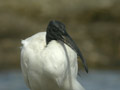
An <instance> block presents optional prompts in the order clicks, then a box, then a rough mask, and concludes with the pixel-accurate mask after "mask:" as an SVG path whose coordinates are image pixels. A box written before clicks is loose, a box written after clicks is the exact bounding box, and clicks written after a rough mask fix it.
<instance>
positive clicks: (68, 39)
mask: <svg viewBox="0 0 120 90" xmlns="http://www.w3.org/2000/svg"><path fill="white" fill-rule="evenodd" d="M62 41H63V42H64V43H66V44H67V45H68V46H70V47H71V48H72V49H73V50H74V51H75V52H76V53H77V55H78V56H79V57H80V58H81V60H82V63H83V66H84V68H85V71H86V72H87V73H88V67H87V64H86V60H85V59H84V58H83V56H82V53H81V52H80V50H79V48H78V47H77V45H76V44H75V42H74V41H73V40H72V38H71V37H70V36H69V35H68V34H66V35H65V36H64V37H63V40H62Z"/></svg>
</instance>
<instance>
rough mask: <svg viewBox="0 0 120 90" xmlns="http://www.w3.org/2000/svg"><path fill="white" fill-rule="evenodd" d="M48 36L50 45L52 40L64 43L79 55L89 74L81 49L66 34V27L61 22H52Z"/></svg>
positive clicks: (48, 28)
mask: <svg viewBox="0 0 120 90" xmlns="http://www.w3.org/2000/svg"><path fill="white" fill-rule="evenodd" d="M46 32H47V34H46V43H47V44H48V43H49V42H50V41H51V40H57V41H62V42H64V43H66V44H67V45H68V46H70V47H71V48H72V49H73V50H74V51H75V52H76V53H77V55H78V56H79V57H80V58H81V60H82V63H83V65H84V68H85V71H86V72H88V67H87V65H86V60H85V59H84V58H83V56H82V54H81V52H80V50H79V48H78V47H77V45H76V44H75V42H74V41H73V40H72V38H71V37H70V36H69V34H68V33H67V32H66V28H65V25H64V24H63V23H61V22H59V21H55V20H53V21H50V22H49V24H48V27H47V31H46Z"/></svg>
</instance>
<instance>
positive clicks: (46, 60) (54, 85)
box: [21, 32, 84, 90]
mask: <svg viewBox="0 0 120 90" xmlns="http://www.w3.org/2000/svg"><path fill="white" fill-rule="evenodd" d="M46 34H47V32H40V33H37V34H35V35H33V36H31V37H29V38H27V39H25V40H22V44H23V46H22V50H21V68H22V72H23V75H24V79H25V81H26V83H27V86H28V87H29V88H30V90H84V89H83V87H82V86H81V84H80V83H79V82H78V81H77V79H76V78H77V73H78V64H77V53H76V52H75V51H74V50H73V49H72V48H71V47H69V46H68V45H67V44H65V43H63V42H61V41H57V40H51V41H50V42H49V43H48V44H47V42H46Z"/></svg>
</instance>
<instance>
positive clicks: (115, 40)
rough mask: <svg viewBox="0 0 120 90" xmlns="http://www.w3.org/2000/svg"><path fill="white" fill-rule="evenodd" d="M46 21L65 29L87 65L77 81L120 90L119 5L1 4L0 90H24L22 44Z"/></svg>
mask: <svg viewBox="0 0 120 90" xmlns="http://www.w3.org/2000/svg"><path fill="white" fill-rule="evenodd" d="M50 20H59V21H61V22H63V23H64V24H65V25H66V28H67V32H68V33H69V34H70V35H71V37H72V38H73V40H75V42H76V43H77V45H78V46H79V48H80V50H81V52H82V53H83V56H84V57H85V59H86V60H87V64H88V67H89V73H88V74H86V73H85V72H83V71H80V77H78V79H79V80H80V82H81V83H82V85H83V86H84V88H86V90H120V0H59V1H58V0H0V90H28V88H27V87H26V85H25V83H24V80H23V76H22V74H21V69H20V47H21V40H23V39H25V38H27V37H30V36H31V35H33V34H35V33H38V32H41V31H45V30H46V27H47V25H48V22H49V21H50ZM80 63H81V62H80ZM81 68H82V66H81V65H80V70H81ZM82 69H83V68H82Z"/></svg>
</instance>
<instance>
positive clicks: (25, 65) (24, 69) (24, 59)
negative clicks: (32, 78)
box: [21, 47, 30, 88]
mask: <svg viewBox="0 0 120 90" xmlns="http://www.w3.org/2000/svg"><path fill="white" fill-rule="evenodd" d="M28 61H29V59H28V57H27V53H26V50H25V48H24V47H22V48H21V69H22V74H23V76H24V80H25V82H26V84H27V86H28V87H29V88H30V85H29V80H28V72H27V71H28Z"/></svg>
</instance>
